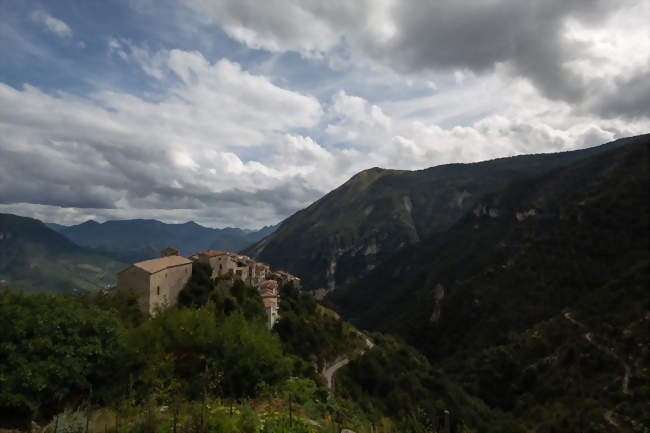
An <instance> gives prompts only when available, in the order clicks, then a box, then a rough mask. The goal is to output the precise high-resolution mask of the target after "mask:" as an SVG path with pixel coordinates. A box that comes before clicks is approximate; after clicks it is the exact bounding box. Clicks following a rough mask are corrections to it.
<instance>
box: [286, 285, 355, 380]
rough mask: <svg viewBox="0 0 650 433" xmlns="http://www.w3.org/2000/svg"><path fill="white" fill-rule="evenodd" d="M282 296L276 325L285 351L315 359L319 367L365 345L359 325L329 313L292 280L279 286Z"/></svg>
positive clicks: (309, 359)
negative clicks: (352, 325) (358, 328)
mask: <svg viewBox="0 0 650 433" xmlns="http://www.w3.org/2000/svg"><path fill="white" fill-rule="evenodd" d="M280 299H281V303H280V321H279V322H278V324H277V325H276V326H275V328H274V329H275V331H276V332H277V333H278V335H279V336H280V338H281V339H282V344H283V347H284V349H285V351H286V352H287V353H291V354H294V355H297V356H298V357H299V358H300V359H303V360H308V361H310V362H312V363H315V364H316V366H317V367H318V370H319V371H320V370H321V369H322V368H323V367H324V366H325V365H326V363H327V362H329V361H334V360H335V359H336V358H337V357H338V356H340V355H341V354H347V353H352V352H354V351H356V350H359V349H361V348H362V347H363V346H364V345H365V342H364V341H363V338H362V337H361V335H360V333H359V332H358V331H357V330H356V329H354V328H353V327H351V326H350V325H349V324H347V323H345V322H343V321H342V320H340V319H338V318H337V317H336V316H335V315H332V314H328V313H327V311H325V309H324V308H323V307H321V306H320V305H319V304H318V303H317V302H316V300H315V299H314V297H313V295H312V294H311V293H309V292H300V291H299V290H297V289H296V288H295V287H294V286H293V283H288V284H285V285H283V286H282V287H281V288H280ZM309 367H311V366H309ZM301 368H303V370H302V373H303V374H305V370H304V366H302V367H301Z"/></svg>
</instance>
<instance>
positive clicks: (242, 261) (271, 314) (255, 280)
mask: <svg viewBox="0 0 650 433" xmlns="http://www.w3.org/2000/svg"><path fill="white" fill-rule="evenodd" d="M191 259H192V260H198V261H199V262H200V263H205V264H207V265H209V266H210V267H212V278H216V277H217V276H222V277H225V279H226V280H231V284H232V281H234V280H235V279H240V280H242V281H243V282H244V283H246V284H248V285H250V286H253V287H256V288H257V289H258V290H259V292H260V295H261V297H262V301H263V302H264V308H265V309H266V314H267V318H268V321H267V326H268V327H269V328H272V327H273V325H274V324H275V322H277V320H278V318H279V306H278V303H279V294H278V290H279V287H280V286H281V285H282V284H285V283H287V282H293V283H294V285H295V287H296V288H297V289H299V290H300V278H298V277H295V276H293V275H291V274H290V273H288V272H284V271H273V272H272V271H271V268H270V267H269V265H267V264H265V263H257V262H256V261H255V260H253V259H251V258H250V257H247V256H243V255H239V254H235V253H230V252H227V251H216V250H210V251H204V252H201V253H197V254H195V255H193V256H192V257H191Z"/></svg>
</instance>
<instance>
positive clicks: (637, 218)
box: [328, 135, 650, 432]
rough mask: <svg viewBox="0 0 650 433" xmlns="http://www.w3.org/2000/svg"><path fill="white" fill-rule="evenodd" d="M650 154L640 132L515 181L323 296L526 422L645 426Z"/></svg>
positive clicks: (649, 414) (560, 427)
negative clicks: (413, 347) (623, 141)
mask: <svg viewBox="0 0 650 433" xmlns="http://www.w3.org/2000/svg"><path fill="white" fill-rule="evenodd" d="M649 158H650V139H649V136H647V135H646V136H643V137H639V138H637V139H635V140H631V141H629V142H628V143H627V144H625V145H624V146H622V147H620V148H617V149H610V150H608V151H605V152H599V153H598V154H595V155H593V156H591V157H590V158H587V159H584V160H582V161H578V162H575V163H573V164H571V165H569V166H567V167H564V168H559V169H556V170H553V171H550V172H548V173H545V174H542V175H540V176H537V177H535V178H529V179H520V180H518V181H516V182H513V183H512V184H511V185H510V186H508V187H507V188H505V189H503V190H501V191H499V192H496V193H492V194H489V195H487V196H484V197H482V198H481V199H480V200H479V201H478V202H477V203H476V204H475V205H474V207H473V208H472V209H471V210H470V211H469V212H466V213H465V214H464V215H463V216H462V218H460V219H459V221H457V222H456V223H455V224H454V225H453V226H452V227H451V228H449V229H448V230H446V231H445V232H443V233H438V234H434V235H432V236H430V237H429V238H427V239H425V240H423V241H422V242H420V243H418V244H416V245H413V246H410V247H407V248H405V249H404V250H402V251H401V252H399V253H398V254H396V255H395V256H394V257H392V258H391V259H390V260H389V261H387V262H384V263H383V264H381V265H380V266H378V267H377V268H376V269H375V270H373V271H372V272H370V273H369V274H368V275H367V276H365V277H364V278H362V279H360V280H358V281H357V282H355V283H353V284H351V285H350V286H347V287H345V288H341V289H340V290H337V291H335V292H333V293H331V294H330V295H329V296H328V300H329V301H331V302H333V303H334V305H335V306H336V309H337V311H339V312H340V313H341V314H342V315H343V317H345V318H348V319H351V320H352V321H353V323H355V324H357V325H359V326H361V327H364V328H371V329H375V330H389V331H392V332H397V333H399V334H401V335H402V336H404V337H405V338H406V339H407V340H408V341H410V342H411V343H412V344H415V345H417V347H418V348H420V349H421V350H423V351H424V352H425V353H426V354H427V355H428V357H429V359H430V360H432V361H433V362H434V363H435V365H437V366H439V367H441V368H443V369H444V370H445V371H446V372H447V373H449V374H450V375H451V376H452V377H453V379H454V380H455V381H457V382H458V383H461V384H462V385H463V387H464V389H465V390H467V391H468V392H470V393H472V394H474V395H475V396H476V397H479V398H481V399H482V400H484V401H485V402H486V403H488V405H490V406H491V407H492V408H496V409H499V410H503V411H506V412H510V413H513V414H515V415H516V416H517V417H518V418H519V419H520V420H521V421H522V422H523V423H524V424H526V425H527V427H528V429H529V431H563V432H570V431H607V430H612V428H614V430H612V431H644V428H645V429H646V430H647V429H648V428H649V427H650V409H649V408H648V406H647V401H648V399H649V398H650V374H649V373H648V369H649V367H650V287H649V281H650V241H649V229H650V227H649V225H648V220H649V196H648V195H649V193H648V184H649V182H648V181H649V175H648V165H649V161H650V159H649ZM616 426H618V427H616ZM644 426H645V427H644Z"/></svg>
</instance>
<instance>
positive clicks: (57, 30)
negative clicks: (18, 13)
mask: <svg viewBox="0 0 650 433" xmlns="http://www.w3.org/2000/svg"><path fill="white" fill-rule="evenodd" d="M32 20H34V21H35V22H37V23H40V24H42V25H44V26H45V28H46V29H47V30H49V31H50V32H52V33H54V34H55V35H57V36H60V37H70V36H72V29H70V26H68V25H67V24H66V23H64V22H63V21H61V20H60V19H58V18H55V17H53V16H51V15H49V14H48V13H47V12H45V11H43V10H37V11H34V12H33V13H32Z"/></svg>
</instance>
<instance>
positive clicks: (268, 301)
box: [262, 298, 278, 308]
mask: <svg viewBox="0 0 650 433" xmlns="http://www.w3.org/2000/svg"><path fill="white" fill-rule="evenodd" d="M262 301H264V307H266V308H269V307H275V306H276V305H278V298H264V299H262Z"/></svg>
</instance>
